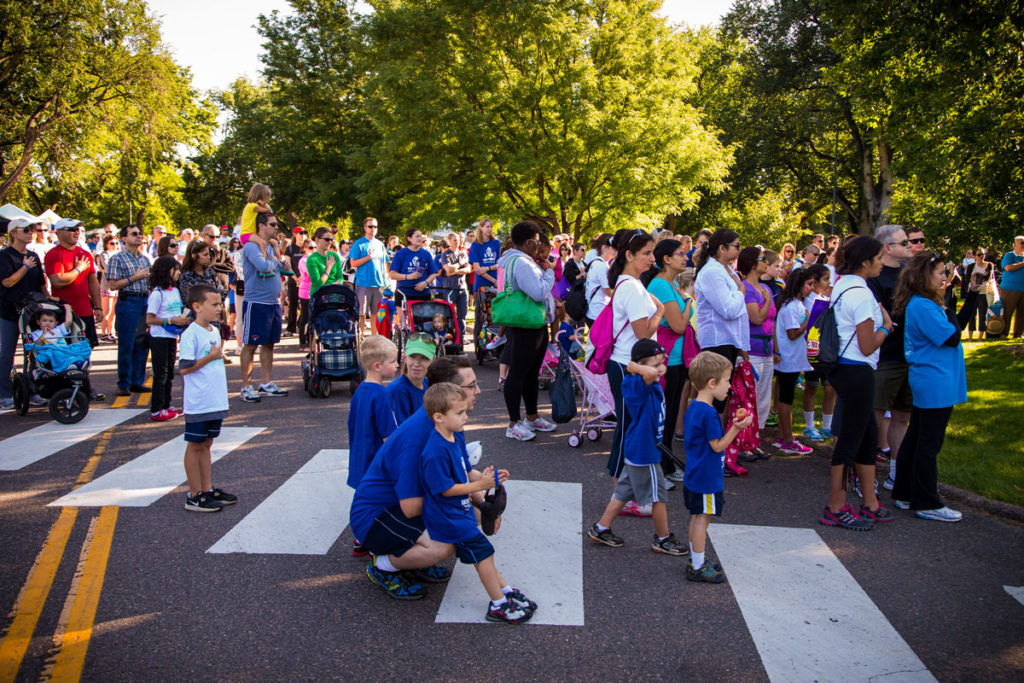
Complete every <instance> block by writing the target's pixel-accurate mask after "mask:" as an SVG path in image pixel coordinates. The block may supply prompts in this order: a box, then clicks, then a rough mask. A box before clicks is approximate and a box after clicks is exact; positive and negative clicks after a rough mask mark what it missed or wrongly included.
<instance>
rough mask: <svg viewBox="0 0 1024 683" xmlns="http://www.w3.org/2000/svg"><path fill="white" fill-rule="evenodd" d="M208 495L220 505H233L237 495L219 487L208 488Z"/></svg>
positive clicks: (236, 500)
mask: <svg viewBox="0 0 1024 683" xmlns="http://www.w3.org/2000/svg"><path fill="white" fill-rule="evenodd" d="M209 495H210V498H212V499H213V500H215V501H217V502H218V503H220V504H221V505H234V504H235V503H237V502H238V496H236V495H234V494H233V493H228V492H227V491H222V490H221V489H210V492H209Z"/></svg>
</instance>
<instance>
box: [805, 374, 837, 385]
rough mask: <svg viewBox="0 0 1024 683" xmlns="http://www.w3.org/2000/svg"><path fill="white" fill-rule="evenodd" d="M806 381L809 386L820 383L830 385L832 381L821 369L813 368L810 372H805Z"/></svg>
mask: <svg viewBox="0 0 1024 683" xmlns="http://www.w3.org/2000/svg"><path fill="white" fill-rule="evenodd" d="M804 382H806V383H807V386H811V387H813V386H817V385H818V384H820V385H821V386H823V387H827V386H830V385H831V384H832V383H831V382H829V381H828V377H826V376H825V373H824V372H822V371H821V370H811V371H810V372H805V373H804Z"/></svg>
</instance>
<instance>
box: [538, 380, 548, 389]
mask: <svg viewBox="0 0 1024 683" xmlns="http://www.w3.org/2000/svg"><path fill="white" fill-rule="evenodd" d="M550 386H551V382H550V381H549V380H546V379H542V380H540V381H538V382H537V388H538V389H540V390H541V391H545V390H546V389H547V388H548V387H550Z"/></svg>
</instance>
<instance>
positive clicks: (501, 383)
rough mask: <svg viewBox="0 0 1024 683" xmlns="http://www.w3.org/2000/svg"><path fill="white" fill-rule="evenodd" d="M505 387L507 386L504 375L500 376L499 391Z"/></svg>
mask: <svg viewBox="0 0 1024 683" xmlns="http://www.w3.org/2000/svg"><path fill="white" fill-rule="evenodd" d="M504 388H505V378H504V377H499V378H498V391H501V390H502V389H504Z"/></svg>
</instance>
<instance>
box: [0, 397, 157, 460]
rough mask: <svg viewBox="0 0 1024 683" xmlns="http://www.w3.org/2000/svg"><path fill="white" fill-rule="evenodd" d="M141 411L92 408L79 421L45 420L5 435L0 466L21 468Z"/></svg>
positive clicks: (0, 448) (0, 454) (89, 437)
mask: <svg viewBox="0 0 1024 683" xmlns="http://www.w3.org/2000/svg"><path fill="white" fill-rule="evenodd" d="M144 412H146V411H145V410H127V409H117V410H115V409H112V408H98V409H97V408H94V409H92V410H90V411H89V412H88V414H86V416H85V417H84V418H82V421H81V422H77V423H75V424H71V425H65V424H61V423H59V422H57V421H53V422H47V423H46V424H44V425H39V426H38V427H35V428H33V429H30V430H28V431H27V432H22V433H21V434H16V435H15V436H11V437H8V438H6V439H4V440H3V441H0V470H6V471H12V470H20V469H21V468H22V467H27V466H28V465H31V464H32V463H34V462H38V461H39V460H42V459H43V458H46V457H48V456H51V455H53V454H54V453H57V452H59V451H62V450H64V449H65V448H67V447H68V446H74V445H75V444H76V443H79V442H82V441H85V440H86V439H91V438H92V437H94V436H96V435H97V434H99V433H101V432H105V431H106V430H108V429H110V428H111V427H114V426H116V425H119V424H121V423H122V422H126V421H128V420H130V419H132V418H133V417H135V416H136V415H138V414H139V413H144ZM11 415H13V413H11Z"/></svg>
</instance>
